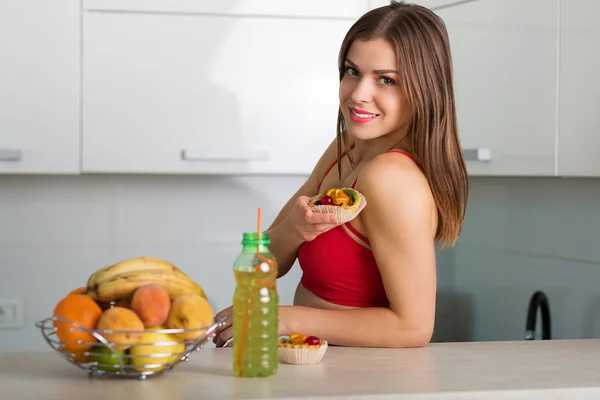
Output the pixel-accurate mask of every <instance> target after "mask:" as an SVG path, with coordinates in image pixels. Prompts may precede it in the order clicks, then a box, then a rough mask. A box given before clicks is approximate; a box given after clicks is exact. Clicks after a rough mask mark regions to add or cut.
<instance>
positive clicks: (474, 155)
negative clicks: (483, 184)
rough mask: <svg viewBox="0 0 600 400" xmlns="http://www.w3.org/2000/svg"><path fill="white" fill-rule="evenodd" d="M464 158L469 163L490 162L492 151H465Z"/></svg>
mask: <svg viewBox="0 0 600 400" xmlns="http://www.w3.org/2000/svg"><path fill="white" fill-rule="evenodd" d="M463 156H464V157H465V160H467V161H490V160H491V159H492V151H491V150H490V149H463Z"/></svg>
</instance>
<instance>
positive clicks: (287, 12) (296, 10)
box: [83, 0, 369, 18]
mask: <svg viewBox="0 0 600 400" xmlns="http://www.w3.org/2000/svg"><path fill="white" fill-rule="evenodd" d="M368 4H369V0H303V1H281V0H243V1H242V0H218V1H217V0H211V1H206V0H204V1H198V0H83V8H84V9H85V10H88V11H101V12H106V11H126V12H153V13H155V12H161V13H187V14H201V15H218V16H222V15H235V16H259V17H264V16H270V17H317V18H357V17H359V16H360V15H362V14H363V13H364V12H365V11H366V10H367V8H368Z"/></svg>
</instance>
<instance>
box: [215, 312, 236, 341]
mask: <svg viewBox="0 0 600 400" xmlns="http://www.w3.org/2000/svg"><path fill="white" fill-rule="evenodd" d="M225 316H227V317H228V318H227V320H226V321H225V324H224V325H223V326H219V327H218V328H217V329H216V330H215V336H214V337H213V343H214V344H215V346H217V347H224V345H225V343H227V341H228V340H229V339H231V338H233V306H229V307H227V308H226V309H224V310H221V311H219V312H218V313H217V315H215V321H218V320H220V319H221V318H224V317H225ZM225 347H233V340H231V341H230V342H229V343H227V346H225Z"/></svg>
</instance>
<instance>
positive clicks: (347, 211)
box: [309, 194, 367, 224]
mask: <svg viewBox="0 0 600 400" xmlns="http://www.w3.org/2000/svg"><path fill="white" fill-rule="evenodd" d="M322 195H323V194H318V195H317V196H315V197H313V198H312V199H311V201H310V203H309V206H310V208H311V209H312V210H313V211H314V212H317V213H323V214H327V213H331V214H334V215H335V216H336V219H337V223H339V224H343V223H346V222H349V221H352V220H353V219H354V218H356V216H357V215H358V214H360V212H361V211H362V210H363V208H365V206H366V205H367V199H366V198H365V196H363V195H362V194H360V199H359V203H358V206H354V207H353V208H352V209H351V208H347V207H343V206H335V205H314V202H315V201H316V200H317V199H319V198H321V196H322Z"/></svg>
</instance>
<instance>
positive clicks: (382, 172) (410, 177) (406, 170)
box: [357, 152, 433, 202]
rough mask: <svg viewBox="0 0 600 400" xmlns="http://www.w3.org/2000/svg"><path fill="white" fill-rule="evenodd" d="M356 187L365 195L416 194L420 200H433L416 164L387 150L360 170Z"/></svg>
mask: <svg viewBox="0 0 600 400" xmlns="http://www.w3.org/2000/svg"><path fill="white" fill-rule="evenodd" d="M357 184H358V185H357V189H358V190H360V191H361V192H363V193H364V194H365V196H367V195H368V194H369V193H368V192H373V193H372V194H373V195H378V196H379V195H383V194H385V193H387V194H388V195H390V194H396V195H402V197H406V196H407V195H408V194H409V193H410V196H411V197H412V196H416V197H418V198H419V199H420V200H421V201H428V199H429V201H431V202H432V201H433V195H432V193H431V189H430V187H429V184H428V182H427V179H426V178H425V175H424V174H423V172H422V171H421V169H420V168H419V167H418V165H417V164H416V163H415V162H414V161H413V160H412V159H411V158H410V157H408V156H407V155H405V154H401V153H398V152H388V153H383V154H380V155H379V156H377V157H375V158H374V159H373V160H372V161H371V162H370V163H369V164H368V165H367V166H366V167H365V168H364V170H363V171H362V172H361V174H360V177H359V180H358V182H357Z"/></svg>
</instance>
